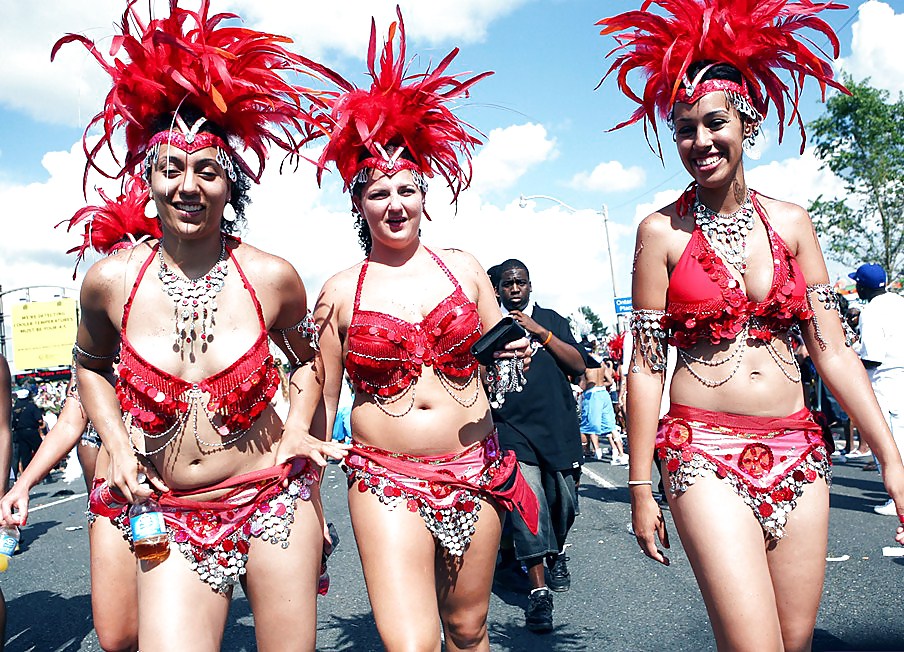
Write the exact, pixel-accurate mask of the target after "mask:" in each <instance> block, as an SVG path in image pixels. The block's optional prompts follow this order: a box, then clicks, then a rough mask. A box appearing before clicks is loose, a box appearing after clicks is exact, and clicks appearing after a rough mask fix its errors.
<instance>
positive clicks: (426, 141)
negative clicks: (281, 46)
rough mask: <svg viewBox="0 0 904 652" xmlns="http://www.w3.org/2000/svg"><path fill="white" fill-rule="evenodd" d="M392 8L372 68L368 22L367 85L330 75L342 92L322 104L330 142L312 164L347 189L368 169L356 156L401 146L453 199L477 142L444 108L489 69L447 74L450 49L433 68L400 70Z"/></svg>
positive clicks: (373, 34) (466, 180)
mask: <svg viewBox="0 0 904 652" xmlns="http://www.w3.org/2000/svg"><path fill="white" fill-rule="evenodd" d="M396 13H397V14H398V17H399V19H398V22H397V23H396V22H393V23H392V25H390V27H389V37H388V38H387V40H386V42H385V43H384V45H383V51H382V53H381V55H380V63H379V70H378V69H377V65H376V54H377V28H376V22H375V21H373V20H372V21H371V30H370V47H369V49H368V54H367V67H368V73H369V75H370V77H371V79H372V80H373V81H372V83H371V86H370V89H368V90H363V89H359V88H357V87H356V86H355V85H354V84H352V83H351V82H348V81H346V80H344V79H341V78H339V79H337V80H334V81H336V83H337V84H338V85H339V87H340V89H341V92H339V93H335V94H334V95H333V98H332V101H331V102H330V106H329V108H328V109H327V111H325V112H323V114H322V115H321V120H320V123H321V125H322V126H323V127H324V128H325V129H326V130H327V131H328V132H329V142H328V143H327V145H326V146H325V148H324V150H323V154H322V155H321V156H320V160H319V161H318V167H319V170H318V172H317V181H318V183H319V182H320V179H321V176H322V174H323V170H324V169H326V166H327V164H328V163H329V162H331V161H332V162H334V163H335V165H336V168H337V170H338V172H339V174H340V176H341V177H342V180H343V181H344V182H345V186H346V189H348V188H349V186H350V185H351V183H352V181H353V179H354V177H355V175H356V174H357V173H358V171H359V170H360V169H361V168H363V167H371V166H369V165H362V163H363V161H362V159H363V158H367V157H379V156H381V154H380V153H379V148H381V147H385V146H386V145H397V146H404V147H405V149H406V151H407V152H408V153H409V154H410V156H411V158H412V159H413V162H414V165H415V167H416V168H417V169H418V170H420V171H421V172H423V173H424V174H426V175H427V176H433V175H434V173H439V174H440V175H441V176H442V177H443V178H444V179H445V180H446V181H447V182H448V184H449V187H450V188H451V189H452V194H453V203H454V201H455V200H457V198H458V194H459V193H460V192H461V191H462V190H464V189H465V188H467V187H468V185H469V184H470V182H471V153H472V151H473V149H474V147H475V146H476V145H480V144H481V141H480V140H479V139H478V138H477V137H475V136H474V135H472V133H471V132H470V130H471V129H473V128H472V127H471V125H469V124H467V123H465V122H463V121H461V120H459V119H458V118H457V117H456V116H455V114H454V113H452V111H451V110H449V108H448V107H447V106H446V105H447V104H448V103H449V102H450V101H452V100H455V99H458V98H466V97H469V95H470V89H471V86H473V85H474V84H475V83H477V82H478V81H480V80H481V79H484V78H485V77H488V76H489V75H492V74H493V73H492V72H484V73H481V74H479V75H475V76H473V77H470V78H468V79H461V77H462V76H463V75H462V74H455V75H446V74H445V73H446V70H447V69H448V67H449V64H450V63H451V62H452V60H453V59H454V58H455V57H456V56H457V55H458V51H459V50H458V48H455V49H454V50H452V51H451V52H450V53H449V54H448V55H446V57H445V58H444V59H443V60H442V61H441V62H440V64H439V66H437V67H436V68H435V69H433V70H432V71H428V72H425V73H419V74H406V67H407V63H406V60H405V55H406V44H405V23H404V21H403V20H402V13H401V10H400V9H399V8H398V7H396ZM397 33H398V37H399V45H398V52H396V50H395V36H396V34H397ZM315 137H316V135H315ZM309 140H310V139H309ZM459 156H461V157H462V158H463V159H464V164H462V163H461V162H460V160H459Z"/></svg>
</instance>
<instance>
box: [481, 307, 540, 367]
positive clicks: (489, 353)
mask: <svg viewBox="0 0 904 652" xmlns="http://www.w3.org/2000/svg"><path fill="white" fill-rule="evenodd" d="M526 334H527V333H526V332H525V330H524V329H523V328H522V327H521V324H519V323H518V322H516V321H515V319H514V317H511V316H508V317H503V318H502V319H500V320H499V321H498V322H496V325H495V326H493V327H492V328H491V329H490V330H488V331H487V332H486V333H484V334H483V335H482V336H481V338H480V339H479V340H477V341H476V342H474V344H473V346H471V354H472V355H473V356H474V357H475V358H477V361H478V362H479V363H480V364H482V365H489V364H493V362H494V360H495V358H494V357H493V353H495V352H496V351H501V350H502V349H504V348H505V345H506V344H508V343H509V342H514V341H515V340H517V339H519V338H522V337H524V336H525V335H526Z"/></svg>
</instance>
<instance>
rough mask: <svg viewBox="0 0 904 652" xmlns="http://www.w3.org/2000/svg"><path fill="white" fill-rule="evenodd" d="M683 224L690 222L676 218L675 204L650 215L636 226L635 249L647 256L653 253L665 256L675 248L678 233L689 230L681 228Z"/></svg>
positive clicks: (686, 219)
mask: <svg viewBox="0 0 904 652" xmlns="http://www.w3.org/2000/svg"><path fill="white" fill-rule="evenodd" d="M683 222H688V223H690V220H689V219H688V218H685V219H684V220H682V218H680V217H679V216H678V214H677V211H676V210H675V204H669V205H668V206H664V207H663V208H660V209H659V210H658V211H655V212H653V213H650V214H649V215H647V216H646V217H645V218H643V219H642V220H641V221H640V224H638V225H637V247H638V248H639V249H643V250H644V252H645V253H647V254H652V253H654V252H655V253H658V254H661V255H663V256H665V255H667V254H668V252H669V251H670V250H671V249H673V248H674V247H675V246H676V243H677V242H678V240H679V233H681V232H689V230H690V229H687V228H681V227H682V225H683ZM684 237H685V238H686V237H687V236H686V235H685V236H684Z"/></svg>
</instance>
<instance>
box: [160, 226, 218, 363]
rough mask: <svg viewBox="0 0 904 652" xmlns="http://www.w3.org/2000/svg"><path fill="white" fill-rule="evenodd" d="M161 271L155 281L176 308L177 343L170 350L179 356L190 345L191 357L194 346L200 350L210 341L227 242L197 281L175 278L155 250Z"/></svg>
mask: <svg viewBox="0 0 904 652" xmlns="http://www.w3.org/2000/svg"><path fill="white" fill-rule="evenodd" d="M157 257H158V259H159V260H160V271H159V272H157V277H158V278H159V279H160V282H161V283H163V291H164V292H166V293H167V294H168V295H169V297H170V298H171V299H172V300H173V305H174V307H175V316H176V326H175V335H176V342H175V344H174V345H173V350H174V351H178V352H179V353H180V354H181V353H184V352H185V345H186V344H188V345H189V352H190V353H191V354H194V349H195V342H196V341H197V340H199V339H200V340H201V342H202V346H204V345H205V344H207V342H209V341H210V340H211V339H212V338H213V326H214V313H215V312H216V311H217V301H216V297H217V295H218V294H219V293H220V291H221V290H222V289H223V287H224V286H225V285H226V273H227V271H228V270H229V268H228V267H227V265H226V239H225V238H223V239H222V240H221V246H220V257H219V258H218V259H217V262H215V263H214V264H213V267H211V268H210V269H209V270H207V272H206V273H205V274H202V275H201V276H198V277H196V278H186V277H184V276H182V275H180V274H177V273H176V272H174V271H173V270H172V269H170V267H169V265H167V264H166V261H165V260H164V259H163V246H162V243H161V246H160V248H158V249H157Z"/></svg>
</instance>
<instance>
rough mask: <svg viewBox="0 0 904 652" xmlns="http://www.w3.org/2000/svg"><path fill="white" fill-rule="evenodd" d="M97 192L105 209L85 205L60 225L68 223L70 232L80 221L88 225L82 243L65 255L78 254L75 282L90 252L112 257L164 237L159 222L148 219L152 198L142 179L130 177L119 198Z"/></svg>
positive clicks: (73, 275)
mask: <svg viewBox="0 0 904 652" xmlns="http://www.w3.org/2000/svg"><path fill="white" fill-rule="evenodd" d="M97 192H98V193H99V194H100V196H101V198H102V199H103V200H104V204H103V205H102V206H86V207H85V208H82V209H80V210H79V211H77V212H76V213H75V215H73V216H72V217H71V218H69V219H68V220H63V221H62V222H60V223H59V224H57V226H60V225H62V224H66V225H67V226H66V230H67V231H70V230H72V227H74V226H76V225H78V224H79V223H80V222H85V231H84V234H83V240H82V244H80V245H79V246H77V247H73V248H72V249H70V250H69V251H67V252H66V253H67V254H71V253H75V252H78V257H77V258H76V259H75V270H73V271H72V278H73V279H75V273H76V271H77V270H78V264H79V263H80V262H81V261H82V258H84V256H85V252H86V251H87V250H88V249H94V250H95V251H98V252H100V253H102V254H112V253H113V252H115V251H118V250H119V249H130V248H132V247H134V246H135V245H136V244H138V243H139V242H141V241H142V240H144V239H147V238H160V237H161V232H160V221H159V220H156V219H148V218H147V217H145V214H144V209H145V206H146V205H147V203H148V200H149V195H148V187H147V184H145V182H144V181H143V180H142V179H141V178H140V177H135V176H132V177H129V179H128V180H127V181H126V184H125V191H124V192H123V194H121V195H120V196H119V197H117V198H116V199H110V198H109V197H108V196H107V195H106V193H104V191H103V190H101V189H99V188H98V189H97Z"/></svg>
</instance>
